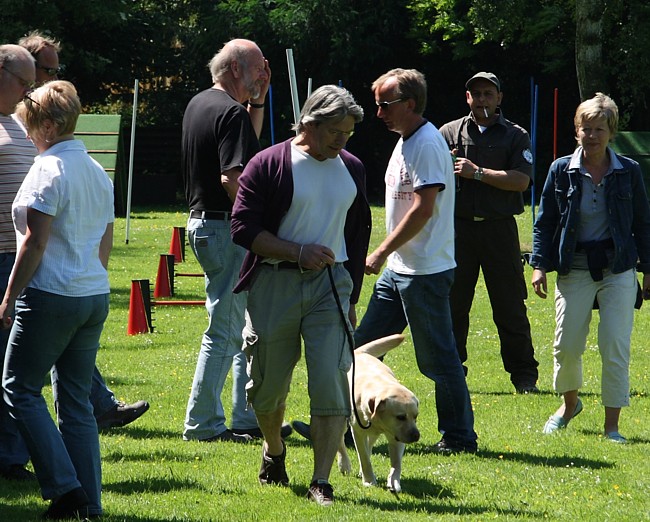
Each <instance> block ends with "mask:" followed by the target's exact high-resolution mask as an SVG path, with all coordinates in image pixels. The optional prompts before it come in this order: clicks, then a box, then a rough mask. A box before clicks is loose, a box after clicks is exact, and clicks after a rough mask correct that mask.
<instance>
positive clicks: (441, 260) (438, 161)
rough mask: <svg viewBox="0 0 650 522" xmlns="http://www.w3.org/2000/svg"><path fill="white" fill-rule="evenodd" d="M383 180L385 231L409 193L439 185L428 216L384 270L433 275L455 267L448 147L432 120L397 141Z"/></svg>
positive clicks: (408, 203)
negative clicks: (418, 230)
mask: <svg viewBox="0 0 650 522" xmlns="http://www.w3.org/2000/svg"><path fill="white" fill-rule="evenodd" d="M385 182H386V230H387V232H388V233H389V234H390V233H391V232H392V231H393V230H394V229H395V227H396V226H397V225H398V224H399V223H400V222H401V221H402V219H404V216H405V215H406V213H407V212H408V211H409V210H410V208H411V207H412V206H413V201H414V199H413V198H414V192H416V191H418V190H420V189H423V188H426V187H431V186H439V187H440V191H439V192H438V194H437V195H436V202H435V205H434V208H433V216H432V217H431V219H430V220H429V221H428V222H427V224H426V225H425V226H424V227H423V228H422V230H420V232H418V234H417V235H416V236H415V237H414V238H412V239H411V240H410V241H408V242H407V243H405V244H404V245H402V246H401V247H400V248H398V249H397V250H396V251H394V252H393V253H391V254H390V256H388V264H387V266H388V268H389V269H391V270H393V271H394V272H397V273H399V274H405V275H427V274H437V273H440V272H444V271H445V270H449V269H451V268H454V267H455V266H456V261H455V260H454V199H455V195H456V193H455V190H454V186H455V184H454V169H453V164H452V160H451V154H450V153H449V147H448V146H447V143H446V142H445V140H444V138H443V137H442V135H441V134H440V132H439V131H438V129H436V127H435V126H434V125H433V124H431V123H429V122H427V123H425V124H424V125H422V126H421V127H420V128H419V129H418V130H416V131H415V132H414V133H413V134H412V135H410V136H408V137H407V138H406V139H402V138H400V139H399V141H398V142H397V145H395V149H394V150H393V154H392V156H391V158H390V161H389V162H388V167H387V168H386V177H385Z"/></svg>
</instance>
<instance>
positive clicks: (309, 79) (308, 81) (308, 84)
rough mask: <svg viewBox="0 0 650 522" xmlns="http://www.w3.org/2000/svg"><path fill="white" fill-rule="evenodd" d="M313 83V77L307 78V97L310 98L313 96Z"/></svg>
mask: <svg viewBox="0 0 650 522" xmlns="http://www.w3.org/2000/svg"><path fill="white" fill-rule="evenodd" d="M311 84H312V81H311V78H308V79H307V98H309V97H310V96H311Z"/></svg>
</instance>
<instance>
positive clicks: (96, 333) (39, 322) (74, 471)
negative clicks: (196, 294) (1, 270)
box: [2, 288, 109, 514]
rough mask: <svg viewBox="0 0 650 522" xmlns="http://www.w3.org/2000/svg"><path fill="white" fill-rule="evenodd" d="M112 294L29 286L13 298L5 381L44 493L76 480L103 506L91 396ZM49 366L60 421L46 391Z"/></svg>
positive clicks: (48, 495) (97, 507)
mask: <svg viewBox="0 0 650 522" xmlns="http://www.w3.org/2000/svg"><path fill="white" fill-rule="evenodd" d="M108 302H109V299H108V294H104V295H96V296H90V297H65V296H60V295H56V294H51V293H48V292H43V291H40V290H36V289H33V288H27V289H25V290H24V292H23V293H22V294H21V296H20V297H19V298H18V300H17V301H16V313H15V318H14V323H13V326H12V329H11V334H10V336H9V343H8V346H7V355H6V358H5V365H4V372H3V376H2V387H3V390H4V397H5V400H6V401H7V404H8V405H9V411H10V412H11V415H12V416H13V417H14V418H15V419H16V422H17V424H18V427H19V428H20V432H21V433H22V435H23V438H24V439H25V442H26V443H27V447H28V448H29V454H30V456H31V458H32V463H33V465H34V470H35V471H36V476H37V477H38V481H39V484H40V486H41V493H42V496H43V498H44V499H52V498H56V497H58V496H60V495H62V494H64V493H67V492H68V491H71V490H72V489H75V488H77V487H79V486H81V487H83V489H84V491H85V492H86V494H87V495H88V498H89V499H90V502H91V507H90V513H91V514H101V512H102V506H101V461H100V455H99V435H98V434H97V424H96V422H95V417H94V416H93V408H92V405H91V404H90V400H89V396H90V387H91V381H92V374H93V368H94V367H95V356H96V355H97V349H98V348H99V338H100V336H101V333H102V328H103V326H104V321H105V320H106V317H107V316H108V306H109V305H108ZM50 369H52V382H53V383H54V385H55V386H53V393H54V404H55V408H56V412H57V419H58V429H57V425H56V424H55V423H54V422H53V421H52V417H51V415H50V412H49V410H48V408H47V404H46V402H45V399H44V397H43V394H42V388H43V382H44V381H45V378H46V377H47V374H48V372H49V371H50Z"/></svg>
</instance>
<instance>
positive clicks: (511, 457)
mask: <svg viewBox="0 0 650 522" xmlns="http://www.w3.org/2000/svg"><path fill="white" fill-rule="evenodd" d="M429 452H431V453H433V451H432V447H430V446H423V447H421V448H420V449H419V453H429ZM443 458H454V457H453V456H445V457H443ZM475 458H481V459H494V460H498V461H501V462H507V461H511V462H521V463H523V464H527V465H534V466H545V467H549V466H551V467H555V468H566V467H568V466H570V467H574V468H582V467H587V468H591V469H609V468H614V467H616V466H615V464H614V463H612V462H605V461H601V460H595V459H585V458H582V457H577V456H575V455H562V456H559V455H558V456H551V457H547V456H541V455H533V454H531V453H521V452H516V451H515V452H512V453H504V452H498V451H489V450H481V449H479V451H478V453H477V454H476V455H475Z"/></svg>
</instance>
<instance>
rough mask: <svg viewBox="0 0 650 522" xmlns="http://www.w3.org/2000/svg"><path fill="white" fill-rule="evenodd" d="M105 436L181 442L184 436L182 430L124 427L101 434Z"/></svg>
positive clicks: (104, 431)
mask: <svg viewBox="0 0 650 522" xmlns="http://www.w3.org/2000/svg"><path fill="white" fill-rule="evenodd" d="M101 434H102V435H103V436H109V437H110V436H111V435H114V436H116V437H123V436H124V435H128V436H129V438H131V439H142V440H144V439H147V440H149V439H176V440H180V438H181V436H182V434H181V430H180V429H178V430H175V431H174V430H163V429H150V428H137V427H135V426H130V425H129V426H124V427H121V428H111V429H109V430H103V431H102V432H101Z"/></svg>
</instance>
